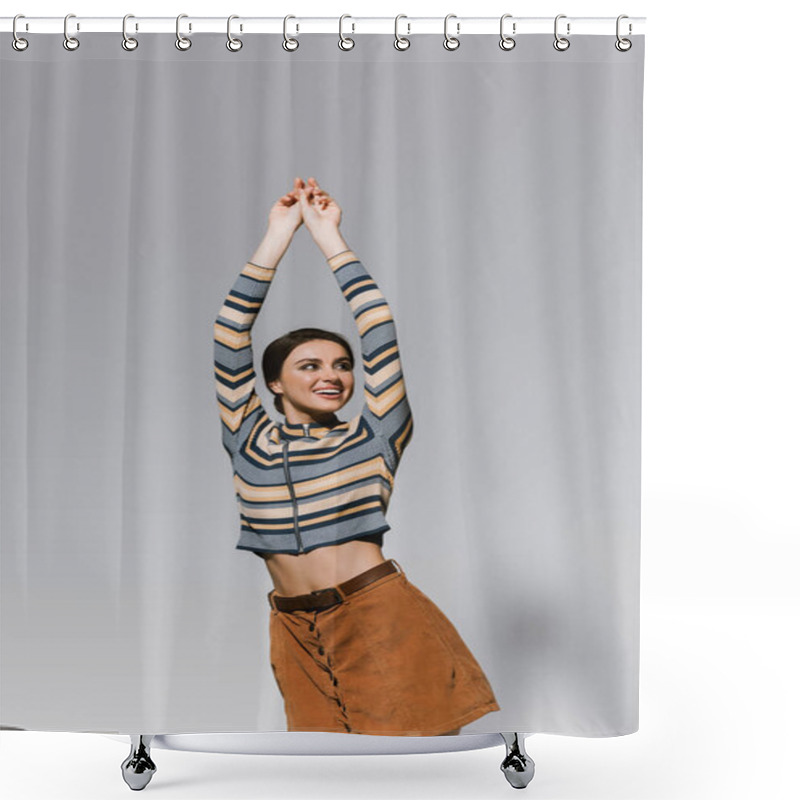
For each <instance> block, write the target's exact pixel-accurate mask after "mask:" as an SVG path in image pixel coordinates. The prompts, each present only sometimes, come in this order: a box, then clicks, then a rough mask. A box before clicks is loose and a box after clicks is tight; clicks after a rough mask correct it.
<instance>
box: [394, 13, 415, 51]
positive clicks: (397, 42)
mask: <svg viewBox="0 0 800 800" xmlns="http://www.w3.org/2000/svg"><path fill="white" fill-rule="evenodd" d="M401 17H402V18H403V19H408V17H407V16H406V15H405V14H398V15H397V16H396V17H395V18H394V48H395V50H408V48H409V47H411V39H406V38H405V37H404V36H401V35H400V34H399V33H398V31H397V24H398V22H399V21H400V18H401ZM406 26H407V27H408V31H407V32H408V34H409V35H410V34H411V23H410V22H406Z"/></svg>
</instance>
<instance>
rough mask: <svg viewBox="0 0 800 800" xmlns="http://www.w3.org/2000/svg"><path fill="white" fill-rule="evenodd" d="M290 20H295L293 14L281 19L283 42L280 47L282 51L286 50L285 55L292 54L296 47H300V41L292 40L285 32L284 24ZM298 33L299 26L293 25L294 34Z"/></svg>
mask: <svg viewBox="0 0 800 800" xmlns="http://www.w3.org/2000/svg"><path fill="white" fill-rule="evenodd" d="M290 19H297V17H295V16H294V15H293V14H287V15H286V16H285V17H284V18H283V41H282V42H281V45H282V47H283V49H284V50H286V52H287V53H293V52H294V51H295V50H297V48H298V47H300V40H299V39H294V38H292V37H291V36H289V34H288V33H287V32H286V23H287V22H289V20H290ZM299 32H300V26H299V25H298V24H297V23H295V33H299Z"/></svg>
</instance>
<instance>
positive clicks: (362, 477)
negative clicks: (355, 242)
mask: <svg viewBox="0 0 800 800" xmlns="http://www.w3.org/2000/svg"><path fill="white" fill-rule="evenodd" d="M328 265H329V266H330V268H331V270H332V271H333V274H334V277H335V278H336V280H337V282H338V284H339V288H340V289H341V291H342V294H343V295H344V298H345V300H346V301H347V303H348V304H349V306H350V309H351V311H352V313H353V316H354V318H355V321H356V325H357V327H358V333H359V337H360V342H361V356H362V366H363V371H364V404H363V406H362V408H361V411H360V413H359V414H358V415H356V416H355V417H353V419H351V420H349V421H345V422H340V423H338V424H334V425H333V426H331V427H328V426H325V425H320V424H318V423H290V422H288V421H283V422H280V421H277V420H273V419H272V418H271V417H270V416H269V415H268V413H267V411H266V410H265V408H264V406H263V405H262V403H261V399H260V398H259V396H258V394H257V393H256V389H255V384H256V373H255V370H254V368H253V350H252V340H251V335H250V332H251V329H252V327H253V323H254V321H255V318H256V316H257V315H258V313H259V311H260V309H261V306H262V304H263V303H264V299H265V297H266V295H267V292H268V291H269V287H270V285H271V283H272V280H273V278H274V276H275V271H276V268H275V267H264V266H259V265H257V264H253V263H250V262H248V263H247V264H245V266H244V269H242V271H241V273H240V274H239V276H238V278H237V279H236V282H235V283H234V285H233V288H232V289H231V291H230V292H229V293H228V296H227V297H226V298H225V302H224V304H223V306H222V308H221V309H220V312H219V314H218V316H217V318H216V321H215V324H214V367H215V376H216V390H217V405H218V408H219V413H220V417H221V420H222V443H223V445H224V447H225V449H226V451H227V452H228V455H229V456H230V458H231V463H232V467H233V480H234V487H235V489H236V496H237V500H238V504H239V514H240V521H241V526H240V536H239V542H238V543H237V545H236V547H237V548H238V549H240V550H250V551H253V552H255V553H263V552H270V553H305V552H308V551H310V550H314V549H316V548H317V547H324V546H326V545H332V544H338V543H340V542H344V541H347V540H349V539H358V538H362V537H365V536H371V535H375V534H379V533H380V534H382V533H383V532H384V531H387V530H389V525H388V524H387V522H386V516H385V514H386V509H387V507H388V504H389V498H390V495H391V491H392V488H393V485H394V475H395V473H396V471H397V467H398V465H399V463H400V458H401V456H402V454H403V451H404V450H405V448H406V446H407V445H408V442H409V441H410V439H411V435H412V431H413V419H412V416H411V408H410V406H409V403H408V398H407V396H406V391H405V384H404V382H403V372H402V368H401V365H400V354H399V351H398V346H397V335H396V331H395V325H394V320H393V318H392V314H391V311H390V309H389V304H388V303H387V302H386V299H385V297H384V296H383V294H382V293H381V291H380V289H379V288H378V286H377V284H376V283H375V281H374V280H373V279H372V278H371V277H370V275H369V274H368V273H367V271H366V269H364V266H363V264H362V263H361V262H360V261H359V260H358V259H357V258H356V256H355V254H354V253H353V252H352V251H351V250H346V251H345V252H343V253H339V254H337V255H335V256H332V257H331V258H329V259H328Z"/></svg>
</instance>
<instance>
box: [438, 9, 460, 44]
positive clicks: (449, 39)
mask: <svg viewBox="0 0 800 800" xmlns="http://www.w3.org/2000/svg"><path fill="white" fill-rule="evenodd" d="M455 16H456V15H455V14H448V15H447V16H446V17H445V18H444V42H442V44H443V45H444V49H445V50H458V48H459V45H460V44H461V41H460V40H459V39H458V34H459V33H460V32H461V23H460V22H456V35H455V36H450V34H449V33H448V32H447V22H448V20H450V19H452V18H453V17H455Z"/></svg>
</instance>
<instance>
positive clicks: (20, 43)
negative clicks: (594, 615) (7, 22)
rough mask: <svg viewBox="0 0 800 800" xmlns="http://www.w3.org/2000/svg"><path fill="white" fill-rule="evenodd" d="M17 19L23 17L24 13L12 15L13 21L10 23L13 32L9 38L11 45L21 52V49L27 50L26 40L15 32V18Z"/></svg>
mask: <svg viewBox="0 0 800 800" xmlns="http://www.w3.org/2000/svg"><path fill="white" fill-rule="evenodd" d="M18 19H25V15H24V14H17V16H16V17H14V22H13V23H12V24H11V33H12V34H13V38H12V39H11V46H12V47H13V48H14V49H15V50H16V51H17V52H18V53H21V52H22V51H23V50H27V49H28V40H27V39H23V38H22V37H21V36H20V35H19V34H18V33H17V20H18Z"/></svg>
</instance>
